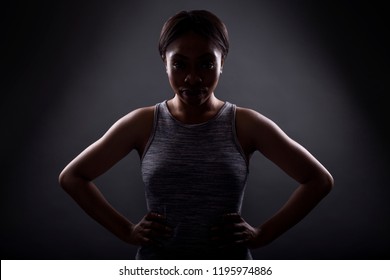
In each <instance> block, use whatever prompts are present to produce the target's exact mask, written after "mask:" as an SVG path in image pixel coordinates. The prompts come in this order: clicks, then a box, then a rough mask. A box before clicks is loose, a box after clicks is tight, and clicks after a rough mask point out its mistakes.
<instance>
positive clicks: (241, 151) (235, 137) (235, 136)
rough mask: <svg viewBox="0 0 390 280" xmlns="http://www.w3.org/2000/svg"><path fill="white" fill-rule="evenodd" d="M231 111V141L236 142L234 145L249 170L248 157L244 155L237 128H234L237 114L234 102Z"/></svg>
mask: <svg viewBox="0 0 390 280" xmlns="http://www.w3.org/2000/svg"><path fill="white" fill-rule="evenodd" d="M232 107H233V108H232V111H233V118H232V130H233V131H232V132H233V141H234V144H236V147H237V149H238V151H239V152H240V154H241V156H242V158H243V159H244V160H245V163H246V167H247V168H248V170H249V159H248V158H247V157H246V155H245V152H244V149H243V148H242V146H241V144H240V141H239V140H238V137H237V128H236V115H237V106H236V105H235V104H232Z"/></svg>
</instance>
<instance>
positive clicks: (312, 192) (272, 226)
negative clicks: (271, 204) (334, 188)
mask: <svg viewBox="0 0 390 280" xmlns="http://www.w3.org/2000/svg"><path fill="white" fill-rule="evenodd" d="M329 191H330V187H328V186H318V185H315V183H308V184H302V185H300V186H299V187H298V188H297V189H296V190H295V191H294V192H293V194H292V195H291V196H290V198H289V199H288V200H287V202H286V203H285V204H284V205H283V207H282V208H281V209H280V210H279V211H278V212H277V213H276V214H275V215H273V216H272V217H271V218H270V219H269V220H267V221H266V222H265V223H264V224H262V225H261V226H260V227H259V229H260V231H259V232H260V235H259V240H258V247H261V246H264V245H266V244H269V243H271V242H272V241H273V240H275V239H276V238H278V237H279V236H280V235H282V234H283V233H284V232H286V231H287V230H289V229H290V228H291V227H293V226H294V225H296V224H297V223H298V222H299V221H301V220H302V219H303V218H304V217H305V216H306V215H307V214H308V213H309V212H310V211H311V210H312V209H313V208H314V207H315V206H316V205H317V204H318V203H319V202H320V201H321V200H322V199H323V198H324V197H325V196H326V195H327V194H328V193H329Z"/></svg>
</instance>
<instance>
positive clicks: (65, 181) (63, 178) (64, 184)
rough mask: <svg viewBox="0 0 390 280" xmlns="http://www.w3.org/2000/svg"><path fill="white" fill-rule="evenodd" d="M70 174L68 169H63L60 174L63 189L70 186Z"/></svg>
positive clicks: (59, 178)
mask: <svg viewBox="0 0 390 280" xmlns="http://www.w3.org/2000/svg"><path fill="white" fill-rule="evenodd" d="M68 182H69V175H68V172H67V171H66V169H64V170H62V171H61V173H60V175H59V176H58V183H59V185H60V187H61V188H62V189H64V190H65V191H66V189H67V188H68V186H69V183H68Z"/></svg>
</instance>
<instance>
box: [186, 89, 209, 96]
mask: <svg viewBox="0 0 390 280" xmlns="http://www.w3.org/2000/svg"><path fill="white" fill-rule="evenodd" d="M180 92H182V93H183V94H186V95H199V94H204V93H206V92H207V89H206V88H182V89H180Z"/></svg>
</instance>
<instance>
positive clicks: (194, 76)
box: [184, 71, 202, 85]
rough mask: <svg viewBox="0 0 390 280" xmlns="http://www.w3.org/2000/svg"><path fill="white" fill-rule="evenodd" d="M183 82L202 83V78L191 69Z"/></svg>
mask: <svg viewBox="0 0 390 280" xmlns="http://www.w3.org/2000/svg"><path fill="white" fill-rule="evenodd" d="M184 82H185V83H186V84H189V85H196V84H200V83H202V78H201V77H200V75H199V74H197V73H196V72H195V71H191V72H190V73H188V74H187V75H186V77H185V79H184Z"/></svg>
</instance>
